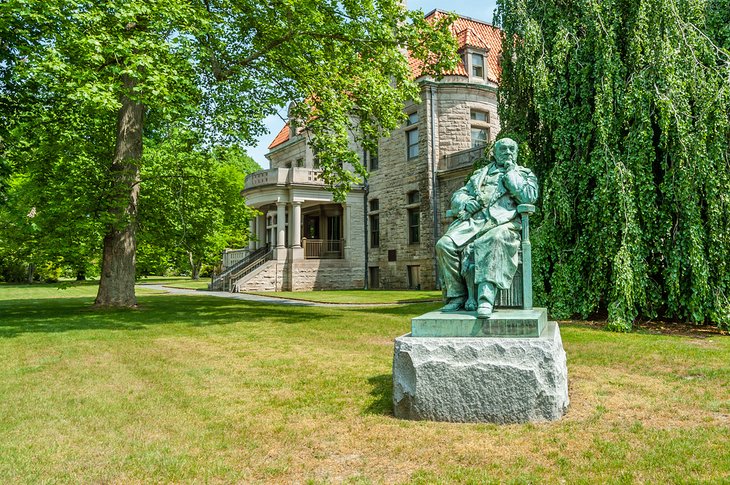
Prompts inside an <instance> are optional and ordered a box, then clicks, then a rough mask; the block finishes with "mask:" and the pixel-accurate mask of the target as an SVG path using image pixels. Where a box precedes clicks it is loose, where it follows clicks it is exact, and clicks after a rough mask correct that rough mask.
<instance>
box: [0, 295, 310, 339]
mask: <svg viewBox="0 0 730 485" xmlns="http://www.w3.org/2000/svg"><path fill="white" fill-rule="evenodd" d="M138 302H139V307H138V308H135V309H95V308H93V306H92V305H93V299H92V298H88V297H78V298H38V299H14V300H2V301H0V338H12V337H17V336H19V335H23V334H28V333H60V332H69V331H79V330H121V331H129V330H144V329H146V328H148V327H150V326H153V325H169V324H173V325H187V326H192V327H201V326H208V325H228V324H232V323H239V324H240V323H242V324H255V323H260V322H263V321H271V322H272V323H273V324H306V323H310V322H315V321H317V322H319V321H322V319H323V315H322V310H321V309H318V308H312V307H279V306H276V305H271V304H266V303H257V302H245V301H239V300H218V299H211V298H209V297H195V296H187V295H186V296H173V295H164V294H161V295H144V296H140V297H139V298H138Z"/></svg>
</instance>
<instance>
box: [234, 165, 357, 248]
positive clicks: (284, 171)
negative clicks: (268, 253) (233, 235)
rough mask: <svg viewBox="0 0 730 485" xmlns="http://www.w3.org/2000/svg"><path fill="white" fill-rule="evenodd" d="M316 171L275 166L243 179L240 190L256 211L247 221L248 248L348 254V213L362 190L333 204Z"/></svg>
mask: <svg viewBox="0 0 730 485" xmlns="http://www.w3.org/2000/svg"><path fill="white" fill-rule="evenodd" d="M318 173H319V171H318V170H315V169H307V168H275V169H270V170H263V171H261V172H256V173H255V174H251V175H249V177H247V178H246V188H245V189H244V191H243V195H244V196H245V197H246V202H247V203H248V205H249V206H250V207H253V208H254V209H256V210H257V211H258V212H259V215H257V216H256V217H255V218H254V219H252V220H251V222H250V227H249V229H250V231H251V234H252V235H253V238H252V239H251V242H250V244H249V248H248V249H249V250H250V251H254V250H256V249H259V248H262V247H269V248H271V249H273V251H274V253H275V255H274V257H275V259H277V260H279V261H284V260H304V259H348V257H349V256H350V253H351V244H350V242H351V241H352V237H351V234H352V222H353V217H352V212H353V208H354V206H355V205H358V204H359V205H358V206H359V207H360V210H362V202H361V200H360V199H361V198H362V194H359V195H358V194H355V193H351V194H350V195H349V196H348V199H347V201H345V202H343V203H338V202H335V201H333V200H332V194H331V193H330V192H328V191H327V190H326V189H325V188H324V183H323V182H322V181H321V180H320V179H319V177H318Z"/></svg>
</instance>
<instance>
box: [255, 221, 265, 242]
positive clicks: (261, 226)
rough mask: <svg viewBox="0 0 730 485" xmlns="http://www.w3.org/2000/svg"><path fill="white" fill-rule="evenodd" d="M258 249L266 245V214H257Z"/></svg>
mask: <svg viewBox="0 0 730 485" xmlns="http://www.w3.org/2000/svg"><path fill="white" fill-rule="evenodd" d="M256 236H257V237H258V241H256V249H259V248H262V247H264V246H266V214H260V215H258V216H256Z"/></svg>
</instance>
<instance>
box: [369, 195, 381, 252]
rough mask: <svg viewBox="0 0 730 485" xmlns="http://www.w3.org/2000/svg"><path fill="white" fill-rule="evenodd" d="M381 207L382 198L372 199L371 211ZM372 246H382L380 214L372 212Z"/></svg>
mask: <svg viewBox="0 0 730 485" xmlns="http://www.w3.org/2000/svg"><path fill="white" fill-rule="evenodd" d="M379 209H380V200H378V199H371V200H370V212H377V211H378V210H379ZM370 247H371V248H377V247H380V216H379V215H378V214H377V213H376V214H370Z"/></svg>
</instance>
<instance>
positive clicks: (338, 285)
mask: <svg viewBox="0 0 730 485" xmlns="http://www.w3.org/2000/svg"><path fill="white" fill-rule="evenodd" d="M291 269H292V272H291V281H292V289H293V291H310V290H338V289H360V288H363V287H364V285H365V273H364V271H363V266H362V265H356V264H353V263H352V262H350V261H347V260H344V259H305V260H299V261H294V262H293V264H292V265H291Z"/></svg>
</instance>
